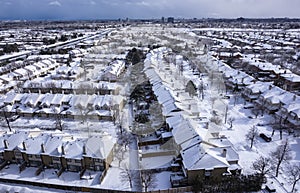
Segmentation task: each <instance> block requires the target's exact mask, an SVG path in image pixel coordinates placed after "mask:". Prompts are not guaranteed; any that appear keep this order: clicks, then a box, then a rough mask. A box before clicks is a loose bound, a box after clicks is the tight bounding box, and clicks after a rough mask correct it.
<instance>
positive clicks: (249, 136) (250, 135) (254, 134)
mask: <svg viewBox="0 0 300 193" xmlns="http://www.w3.org/2000/svg"><path fill="white" fill-rule="evenodd" d="M257 136H258V131H257V127H256V126H253V127H251V129H250V130H249V132H248V133H247V134H246V139H247V140H249V141H250V149H252V146H253V143H254V141H255V139H256V137H257Z"/></svg>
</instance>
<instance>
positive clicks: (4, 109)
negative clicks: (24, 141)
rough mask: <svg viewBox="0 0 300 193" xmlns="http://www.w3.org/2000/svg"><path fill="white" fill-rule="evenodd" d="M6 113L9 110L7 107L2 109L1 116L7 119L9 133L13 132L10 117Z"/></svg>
mask: <svg viewBox="0 0 300 193" xmlns="http://www.w3.org/2000/svg"><path fill="white" fill-rule="evenodd" d="M6 112H7V108H6V107H4V108H2V109H1V114H2V115H3V117H4V119H5V122H6V124H7V127H8V129H9V131H11V127H10V121H9V119H8V116H7V114H6Z"/></svg>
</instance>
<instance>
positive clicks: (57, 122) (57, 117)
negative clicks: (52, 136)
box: [52, 108, 63, 131]
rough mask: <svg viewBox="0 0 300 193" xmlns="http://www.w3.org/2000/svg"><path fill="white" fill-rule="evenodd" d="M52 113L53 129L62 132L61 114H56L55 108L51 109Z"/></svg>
mask: <svg viewBox="0 0 300 193" xmlns="http://www.w3.org/2000/svg"><path fill="white" fill-rule="evenodd" d="M52 112H53V114H54V118H55V128H56V129H58V130H60V131H62V130H63V122H62V114H61V113H60V112H58V111H57V110H56V109H55V108H52Z"/></svg>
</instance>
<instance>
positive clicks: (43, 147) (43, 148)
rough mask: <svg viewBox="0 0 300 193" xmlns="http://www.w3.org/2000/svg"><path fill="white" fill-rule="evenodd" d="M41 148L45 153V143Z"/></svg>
mask: <svg viewBox="0 0 300 193" xmlns="http://www.w3.org/2000/svg"><path fill="white" fill-rule="evenodd" d="M41 150H42V153H45V145H44V144H43V143H42V144H41Z"/></svg>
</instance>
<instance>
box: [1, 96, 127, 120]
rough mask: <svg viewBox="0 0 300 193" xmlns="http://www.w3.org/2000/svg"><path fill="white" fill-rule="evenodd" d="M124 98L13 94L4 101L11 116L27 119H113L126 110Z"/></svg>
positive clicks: (4, 105) (3, 106)
mask: <svg viewBox="0 0 300 193" xmlns="http://www.w3.org/2000/svg"><path fill="white" fill-rule="evenodd" d="M123 103H124V102H123V98H122V97H121V96H120V95H73V94H69V95H67V94H51V93H47V94H39V93H15V92H10V93H8V94H7V96H6V98H4V99H3V100H2V101H1V103H0V104H1V106H2V108H3V111H4V112H6V113H7V114H8V115H9V114H11V115H14V114H17V115H20V116H24V117H33V116H35V115H37V116H40V117H53V116H57V115H58V114H59V115H61V116H63V117H65V118H71V119H75V118H80V117H83V116H85V117H90V118H96V119H102V120H113V119H114V116H115V115H116V114H117V113H118V112H120V111H121V110H122V109H123V106H124V104H123Z"/></svg>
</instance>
